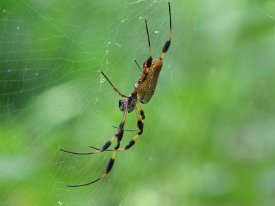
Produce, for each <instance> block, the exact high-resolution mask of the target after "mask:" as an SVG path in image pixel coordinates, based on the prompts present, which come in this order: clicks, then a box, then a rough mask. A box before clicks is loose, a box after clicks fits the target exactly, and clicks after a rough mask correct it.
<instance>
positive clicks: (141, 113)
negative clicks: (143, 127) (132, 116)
mask: <svg viewBox="0 0 275 206" xmlns="http://www.w3.org/2000/svg"><path fill="white" fill-rule="evenodd" d="M139 113H140V115H141V118H142V120H144V119H145V114H144V111H143V110H140V112H139Z"/></svg>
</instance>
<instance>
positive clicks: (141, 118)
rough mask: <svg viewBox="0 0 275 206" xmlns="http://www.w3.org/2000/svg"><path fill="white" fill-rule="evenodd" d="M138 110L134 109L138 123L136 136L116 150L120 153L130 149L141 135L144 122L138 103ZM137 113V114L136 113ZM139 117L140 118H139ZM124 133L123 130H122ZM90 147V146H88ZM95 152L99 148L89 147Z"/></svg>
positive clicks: (143, 115) (142, 112)
mask: <svg viewBox="0 0 275 206" xmlns="http://www.w3.org/2000/svg"><path fill="white" fill-rule="evenodd" d="M137 105H138V107H139V109H137V107H136V108H135V110H136V116H137V119H138V122H137V127H138V128H137V130H138V133H137V135H136V136H135V137H134V138H133V139H132V140H130V141H129V142H128V144H127V145H126V146H125V147H122V148H119V149H118V150H119V151H122V150H128V149H130V148H131V147H132V146H133V145H134V144H135V143H136V141H137V140H138V139H139V137H140V136H141V135H142V133H143V127H144V120H145V114H144V111H143V109H142V108H141V106H140V103H139V102H138V103H137ZM138 112H139V113H138ZM140 116H141V117H140ZM124 131H125V130H124ZM90 147H91V146H90ZM91 148H93V149H95V150H100V149H99V148H96V147H91ZM106 151H114V150H106Z"/></svg>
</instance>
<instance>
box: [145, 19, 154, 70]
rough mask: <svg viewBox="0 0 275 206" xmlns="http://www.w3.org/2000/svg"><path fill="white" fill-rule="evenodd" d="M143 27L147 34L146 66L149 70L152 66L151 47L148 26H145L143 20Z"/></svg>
mask: <svg viewBox="0 0 275 206" xmlns="http://www.w3.org/2000/svg"><path fill="white" fill-rule="evenodd" d="M145 26H146V33H147V39H148V47H149V49H148V53H149V57H148V59H147V61H146V66H147V67H148V68H149V67H151V65H152V61H153V58H152V47H151V42H150V36H149V31H148V25H147V21H146V19H145Z"/></svg>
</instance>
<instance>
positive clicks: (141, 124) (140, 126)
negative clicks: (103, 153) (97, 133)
mask: <svg viewBox="0 0 275 206" xmlns="http://www.w3.org/2000/svg"><path fill="white" fill-rule="evenodd" d="M137 105H138V107H139V109H137V107H136V108H135V110H136V116H137V119H138V121H137V127H138V131H139V132H138V133H137V134H136V136H135V137H134V138H133V139H131V140H130V141H129V142H128V144H127V145H126V146H125V147H123V148H119V150H128V149H130V148H131V147H132V146H133V145H134V144H135V143H136V141H137V140H138V139H139V137H140V136H141V135H142V133H143V128H144V120H145V114H144V111H143V109H142V108H141V106H140V103H139V102H138V103H137ZM138 112H139V113H138ZM140 116H141V118H140Z"/></svg>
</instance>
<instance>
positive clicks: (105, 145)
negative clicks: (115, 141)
mask: <svg viewBox="0 0 275 206" xmlns="http://www.w3.org/2000/svg"><path fill="white" fill-rule="evenodd" d="M111 144H112V142H111V141H108V142H106V143H105V144H104V145H103V146H102V148H101V150H102V151H105V150H106V149H108V148H109V147H110V145H111Z"/></svg>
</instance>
